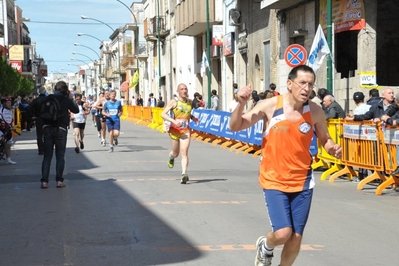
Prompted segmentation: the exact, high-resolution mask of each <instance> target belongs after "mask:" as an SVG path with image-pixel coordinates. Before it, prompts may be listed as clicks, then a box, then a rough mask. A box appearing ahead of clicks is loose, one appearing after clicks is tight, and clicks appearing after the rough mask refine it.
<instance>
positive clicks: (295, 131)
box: [230, 66, 342, 266]
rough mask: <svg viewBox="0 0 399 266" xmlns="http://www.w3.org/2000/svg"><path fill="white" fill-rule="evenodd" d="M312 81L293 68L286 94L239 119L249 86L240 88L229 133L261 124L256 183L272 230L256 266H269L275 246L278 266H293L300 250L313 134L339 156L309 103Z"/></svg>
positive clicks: (261, 242)
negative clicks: (263, 199)
mask: <svg viewBox="0 0 399 266" xmlns="http://www.w3.org/2000/svg"><path fill="white" fill-rule="evenodd" d="M315 79H316V76H315V73H314V72H313V70H312V68H310V67H308V66H297V67H295V68H293V69H292V70H291V72H290V73H289V75H288V80H287V89H288V92H287V93H286V94H283V95H279V96H276V97H273V98H270V99H266V100H263V101H261V102H260V103H259V104H257V105H256V106H255V107H254V108H253V109H252V110H250V111H249V112H247V113H245V114H243V115H242V112H243V111H244V106H245V104H246V103H247V101H248V100H249V99H250V97H251V93H252V90H251V86H246V87H244V88H242V89H241V90H240V91H239V92H238V94H237V96H238V106H237V108H236V109H235V110H234V112H233V113H232V115H231V120H230V129H231V130H233V131H240V130H242V129H245V128H248V127H250V126H252V125H254V124H255V123H256V122H257V121H259V120H260V119H264V121H265V127H264V128H265V131H264V134H263V141H262V161H261V163H260V171H259V184H260V186H261V187H262V188H263V193H264V197H265V201H266V206H267V210H268V214H269V219H270V223H271V226H272V231H271V232H269V233H268V234H267V235H266V237H264V236H261V237H259V239H258V240H257V242H256V246H257V254H256V257H255V265H256V266H270V265H271V260H272V258H273V250H274V247H276V246H278V245H284V247H283V250H282V253H281V261H280V266H290V265H292V264H293V263H294V261H295V259H296V257H297V255H298V253H299V249H300V246H301V240H302V235H303V231H304V228H305V225H306V222H307V219H308V215H309V211H310V205H311V201H312V195H313V186H314V178H313V172H312V168H311V162H312V157H311V155H310V152H309V148H310V143H311V139H312V137H313V134H314V133H313V132H315V133H316V135H317V137H318V139H319V141H320V143H321V144H322V145H323V146H324V148H325V149H326V151H327V152H328V153H329V154H331V155H333V156H335V157H337V158H340V157H341V153H342V151H341V147H340V146H339V145H338V144H335V143H334V142H333V140H332V139H331V137H330V135H329V133H328V130H327V124H326V119H325V116H324V112H323V110H322V109H321V107H320V106H318V105H317V104H315V103H314V102H312V101H309V96H310V93H311V92H312V90H313V87H314V82H315Z"/></svg>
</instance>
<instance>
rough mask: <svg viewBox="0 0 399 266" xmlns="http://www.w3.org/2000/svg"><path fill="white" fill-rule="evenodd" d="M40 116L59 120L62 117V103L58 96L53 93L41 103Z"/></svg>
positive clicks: (50, 119) (48, 119) (49, 119)
mask: <svg viewBox="0 0 399 266" xmlns="http://www.w3.org/2000/svg"><path fill="white" fill-rule="evenodd" d="M39 113H40V118H41V119H43V120H45V121H59V119H60V118H61V115H62V113H61V105H60V102H59V101H58V100H57V98H56V97H55V96H54V95H53V94H51V95H49V96H47V97H46V99H44V100H43V101H42V102H41V104H40V109H39Z"/></svg>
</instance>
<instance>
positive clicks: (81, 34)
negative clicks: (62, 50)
mask: <svg viewBox="0 0 399 266" xmlns="http://www.w3.org/2000/svg"><path fill="white" fill-rule="evenodd" d="M78 36H89V37H92V38H94V39H96V40H98V41H99V42H100V44H102V43H103V41H102V40H100V39H99V38H97V37H95V36H93V35H90V34H86V33H78ZM75 45H76V44H75ZM80 46H83V45H80ZM85 47H86V48H90V47H87V46H85ZM90 49H91V48H90ZM100 49H101V46H100ZM92 50H93V49H92ZM93 51H94V50H93ZM94 52H95V53H96V51H94ZM96 54H97V53H96ZM97 55H98V54H97ZM98 57H99V59H100V64H99V65H98V81H99V84H100V86H101V84H102V80H101V66H102V57H101V56H99V55H98ZM96 90H97V89H96ZM96 94H97V91H96Z"/></svg>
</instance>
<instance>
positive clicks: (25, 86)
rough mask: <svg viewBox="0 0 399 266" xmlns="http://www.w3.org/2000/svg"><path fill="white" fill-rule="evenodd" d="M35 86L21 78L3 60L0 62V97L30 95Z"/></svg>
mask: <svg viewBox="0 0 399 266" xmlns="http://www.w3.org/2000/svg"><path fill="white" fill-rule="evenodd" d="M34 88H35V85H34V83H33V82H32V81H30V80H28V79H27V78H24V77H22V76H21V75H20V74H19V73H18V71H17V70H15V69H14V68H12V67H11V66H10V65H8V64H7V61H6V59H5V58H3V57H2V58H1V60H0V95H2V96H17V95H19V94H27V95H29V94H31V93H32V92H33V89H34Z"/></svg>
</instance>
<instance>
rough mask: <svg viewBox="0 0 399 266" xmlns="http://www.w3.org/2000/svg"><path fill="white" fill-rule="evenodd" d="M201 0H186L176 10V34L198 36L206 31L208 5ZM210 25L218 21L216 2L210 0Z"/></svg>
mask: <svg viewBox="0 0 399 266" xmlns="http://www.w3.org/2000/svg"><path fill="white" fill-rule="evenodd" d="M204 2H205V1H201V0H185V1H182V2H180V3H179V4H178V5H177V6H176V9H175V16H176V32H177V34H179V35H188V36H197V35H200V34H201V33H203V32H205V31H206V24H207V23H206V13H207V12H206V5H205V4H204ZM209 23H210V25H211V26H212V25H214V24H219V23H218V22H217V21H216V10H215V0H209Z"/></svg>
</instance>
